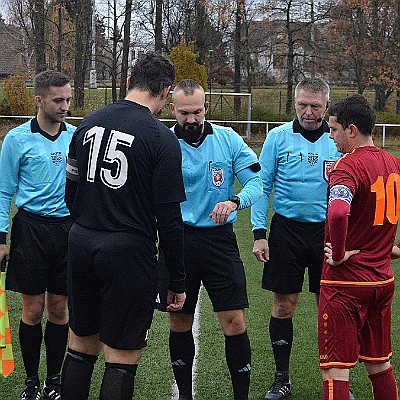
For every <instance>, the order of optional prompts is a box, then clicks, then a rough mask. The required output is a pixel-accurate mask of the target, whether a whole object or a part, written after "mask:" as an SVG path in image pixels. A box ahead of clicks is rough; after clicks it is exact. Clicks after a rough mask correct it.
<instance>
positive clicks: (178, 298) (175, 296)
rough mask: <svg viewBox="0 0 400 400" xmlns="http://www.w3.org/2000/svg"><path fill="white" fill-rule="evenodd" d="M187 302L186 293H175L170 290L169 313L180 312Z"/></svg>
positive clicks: (168, 298)
mask: <svg viewBox="0 0 400 400" xmlns="http://www.w3.org/2000/svg"><path fill="white" fill-rule="evenodd" d="M185 300H186V293H185V292H183V293H175V292H171V291H170V290H168V295H167V311H179V310H180V309H181V308H182V307H183V304H184V303H185Z"/></svg>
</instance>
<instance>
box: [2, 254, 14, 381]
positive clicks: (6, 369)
mask: <svg viewBox="0 0 400 400" xmlns="http://www.w3.org/2000/svg"><path fill="white" fill-rule="evenodd" d="M14 367H15V365H14V356H13V352H12V346H11V333H10V322H9V320H8V305H7V298H6V260H5V259H3V260H2V262H1V280H0V374H1V375H3V376H9V375H10V374H11V372H13V371H14Z"/></svg>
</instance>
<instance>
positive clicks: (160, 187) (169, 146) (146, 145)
mask: <svg viewBox="0 0 400 400" xmlns="http://www.w3.org/2000/svg"><path fill="white" fill-rule="evenodd" d="M181 159H182V158H181V150H180V146H179V142H178V139H177V138H176V136H175V135H174V133H173V132H171V130H169V129H168V128H167V127H166V126H165V125H164V124H162V123H161V122H160V121H158V119H157V118H155V117H154V116H153V115H152V114H151V113H150V110H149V109H148V108H147V107H144V106H142V105H140V104H137V103H134V102H132V101H128V100H119V101H117V102H116V103H114V104H110V105H108V106H106V107H104V108H102V109H100V110H98V111H96V112H93V113H92V114H90V115H89V116H87V117H86V118H85V119H84V120H83V121H82V123H81V124H80V125H79V127H78V129H77V131H76V132H75V135H74V136H73V138H72V142H71V145H70V149H69V155H68V164H67V178H68V179H67V185H66V203H67V206H68V208H69V209H70V211H71V217H72V219H73V220H74V222H76V223H78V224H79V225H81V226H84V227H86V228H89V229H94V230H99V231H114V232H124V231H129V232H137V233H139V234H142V235H144V236H145V237H147V238H149V239H151V240H155V239H156V214H157V207H158V205H160V204H168V203H179V202H181V201H184V200H185V199H186V197H185V190H184V186H183V178H182V169H181Z"/></svg>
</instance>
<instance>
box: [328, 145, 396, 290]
mask: <svg viewBox="0 0 400 400" xmlns="http://www.w3.org/2000/svg"><path fill="white" fill-rule="evenodd" d="M334 186H335V187H336V190H337V191H338V193H339V192H340V191H341V188H342V189H343V190H342V195H340V193H339V197H340V199H341V200H342V201H346V202H348V203H349V204H350V215H349V217H348V218H349V219H348V227H347V235H346V244H345V249H346V250H360V253H359V254H356V255H353V256H352V257H350V258H349V259H348V260H347V261H345V262H343V263H342V264H340V265H338V266H336V267H330V266H329V265H328V264H327V263H326V262H324V266H323V271H322V281H321V283H322V284H324V283H327V282H324V281H336V282H337V283H338V284H340V282H342V283H343V282H344V283H345V282H348V283H350V282H354V283H356V282H357V283H358V282H363V285H365V284H372V285H374V284H376V285H378V284H380V283H384V281H387V280H390V279H392V278H393V271H392V268H391V266H390V260H391V251H392V247H393V244H394V239H395V236H396V230H397V222H398V218H399V212H400V192H399V191H400V159H399V158H397V157H395V156H393V155H391V154H389V153H387V152H386V151H384V150H382V149H379V148H378V147H374V146H365V147H359V148H357V149H355V150H354V151H352V152H351V153H348V154H346V155H344V156H343V157H341V158H340V159H339V160H338V161H336V163H335V164H334V165H333V167H332V169H331V171H330V173H329V189H330V188H332V187H334ZM346 187H347V188H349V189H350V190H351V194H350V193H348V192H347V189H346ZM343 193H347V194H348V196H347V197H346V196H343ZM331 197H332V192H331ZM328 217H329V206H328ZM330 229H335V228H334V227H332V226H331V227H329V224H328V223H327V224H326V225H325V242H331V238H330ZM337 234H343V232H332V235H337ZM344 234H346V233H344Z"/></svg>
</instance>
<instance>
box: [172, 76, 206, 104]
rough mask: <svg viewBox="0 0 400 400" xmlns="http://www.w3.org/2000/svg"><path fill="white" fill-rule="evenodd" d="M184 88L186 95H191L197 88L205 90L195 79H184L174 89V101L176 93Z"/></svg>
mask: <svg viewBox="0 0 400 400" xmlns="http://www.w3.org/2000/svg"><path fill="white" fill-rule="evenodd" d="M180 90H183V93H184V94H185V96H191V95H192V94H193V93H194V91H195V90H203V91H204V89H203V88H202V87H201V86H200V85H199V84H198V83H197V82H196V81H195V80H193V79H183V80H181V81H180V82H179V83H178V84H177V85H176V86H175V89H174V91H173V92H172V101H174V97H175V94H176V93H177V92H179V91H180Z"/></svg>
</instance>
